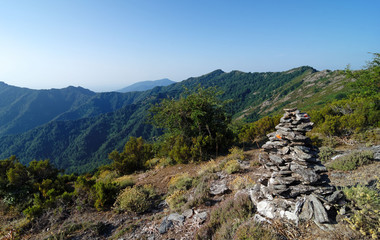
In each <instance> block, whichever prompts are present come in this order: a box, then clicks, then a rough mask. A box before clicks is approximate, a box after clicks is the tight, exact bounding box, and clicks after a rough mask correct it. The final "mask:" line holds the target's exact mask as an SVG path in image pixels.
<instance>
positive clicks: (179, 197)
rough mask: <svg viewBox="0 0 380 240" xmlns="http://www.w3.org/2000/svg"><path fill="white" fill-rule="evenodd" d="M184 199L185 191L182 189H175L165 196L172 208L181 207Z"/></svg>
mask: <svg viewBox="0 0 380 240" xmlns="http://www.w3.org/2000/svg"><path fill="white" fill-rule="evenodd" d="M186 201H187V197H186V191H184V190H176V191H174V192H173V193H172V194H170V195H169V196H168V197H167V198H166V202H167V204H168V205H169V207H170V209H172V210H177V209H179V208H181V207H182V206H183V205H184V204H185V203H186Z"/></svg>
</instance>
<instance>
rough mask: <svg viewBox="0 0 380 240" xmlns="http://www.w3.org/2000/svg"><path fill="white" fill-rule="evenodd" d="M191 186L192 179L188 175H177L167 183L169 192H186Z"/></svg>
mask: <svg viewBox="0 0 380 240" xmlns="http://www.w3.org/2000/svg"><path fill="white" fill-rule="evenodd" d="M192 185H193V178H192V177H190V175H189V174H188V173H178V174H177V175H175V176H174V177H172V178H171V179H170V181H169V183H168V188H169V192H173V191H175V190H188V189H190V188H191V187H192Z"/></svg>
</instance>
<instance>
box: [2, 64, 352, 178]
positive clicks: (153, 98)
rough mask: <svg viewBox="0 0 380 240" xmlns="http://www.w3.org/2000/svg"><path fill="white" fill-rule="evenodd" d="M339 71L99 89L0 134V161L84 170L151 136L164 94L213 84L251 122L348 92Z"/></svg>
mask: <svg viewBox="0 0 380 240" xmlns="http://www.w3.org/2000/svg"><path fill="white" fill-rule="evenodd" d="M346 83H347V80H345V79H344V77H343V76H341V75H339V73H338V72H329V71H322V72H318V71H316V70H315V69H313V68H311V67H300V68H296V69H292V70H289V71H286V72H268V73H244V72H239V71H232V72H229V73H225V72H223V71H221V70H216V71H214V72H211V73H209V74H206V75H203V76H200V77H197V78H189V79H187V80H185V81H182V82H180V83H176V84H172V85H169V86H166V87H156V88H153V89H151V90H148V91H145V92H138V93H137V92H134V93H124V94H122V93H102V94H96V95H93V96H91V98H89V99H87V101H85V102H84V103H83V104H81V105H79V106H76V107H71V108H70V110H68V111H67V112H64V113H62V114H60V115H58V116H56V118H55V121H51V122H49V123H47V124H45V125H43V126H40V127H38V128H35V129H32V130H29V131H28V132H25V133H21V134H17V135H13V136H3V137H1V138H0V159H1V158H7V157H9V156H10V155H17V156H18V157H19V158H20V160H21V161H22V162H23V163H28V162H30V161H31V160H33V159H37V160H39V159H45V158H49V159H51V161H52V162H53V163H54V164H55V165H56V166H57V167H59V168H63V169H66V170H67V171H68V172H84V171H89V170H91V169H94V168H95V167H97V166H99V165H101V164H104V163H106V162H108V157H107V156H108V153H110V152H111V151H112V150H114V149H118V150H121V149H122V147H123V146H124V144H125V142H126V141H127V140H128V137H129V136H137V137H138V136H143V138H145V139H151V137H153V136H157V134H159V132H158V130H156V129H153V128H152V127H151V126H150V125H148V124H146V116H147V114H148V109H149V108H150V106H151V105H152V104H155V103H157V102H159V101H160V100H161V99H163V98H167V97H170V98H177V97H179V95H180V94H181V93H183V92H184V91H185V90H186V88H187V89H189V90H190V91H191V90H194V89H196V88H197V87H198V86H203V87H210V86H217V87H218V88H219V89H221V90H222V91H223V92H224V93H223V94H222V95H221V98H222V99H223V100H227V99H232V101H231V102H230V103H229V104H228V106H227V107H228V109H227V110H228V111H229V113H230V114H231V115H232V116H233V117H234V118H235V119H243V120H246V121H251V120H256V119H258V118H260V117H262V116H265V115H269V114H273V113H276V112H277V111H279V110H280V109H281V108H283V107H287V106H297V107H299V108H300V109H307V108H309V107H311V106H318V104H321V103H323V102H326V101H328V100H330V99H335V98H339V96H340V95H342V94H344V93H345V92H347V91H348V89H347V87H346Z"/></svg>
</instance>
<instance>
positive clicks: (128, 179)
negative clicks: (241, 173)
mask: <svg viewBox="0 0 380 240" xmlns="http://www.w3.org/2000/svg"><path fill="white" fill-rule="evenodd" d="M115 182H116V183H118V184H119V185H120V188H122V189H124V188H126V187H132V186H133V185H135V181H134V180H133V177H132V176H129V175H125V176H122V177H119V178H116V179H115Z"/></svg>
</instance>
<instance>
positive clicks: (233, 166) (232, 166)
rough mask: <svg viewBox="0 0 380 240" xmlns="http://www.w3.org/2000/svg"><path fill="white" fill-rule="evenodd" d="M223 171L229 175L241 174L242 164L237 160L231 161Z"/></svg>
mask: <svg viewBox="0 0 380 240" xmlns="http://www.w3.org/2000/svg"><path fill="white" fill-rule="evenodd" d="M223 170H224V171H225V172H226V173H228V174H233V173H236V172H239V171H240V164H239V162H238V161H237V160H230V161H228V162H227V163H226V164H225V165H224V168H223Z"/></svg>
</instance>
